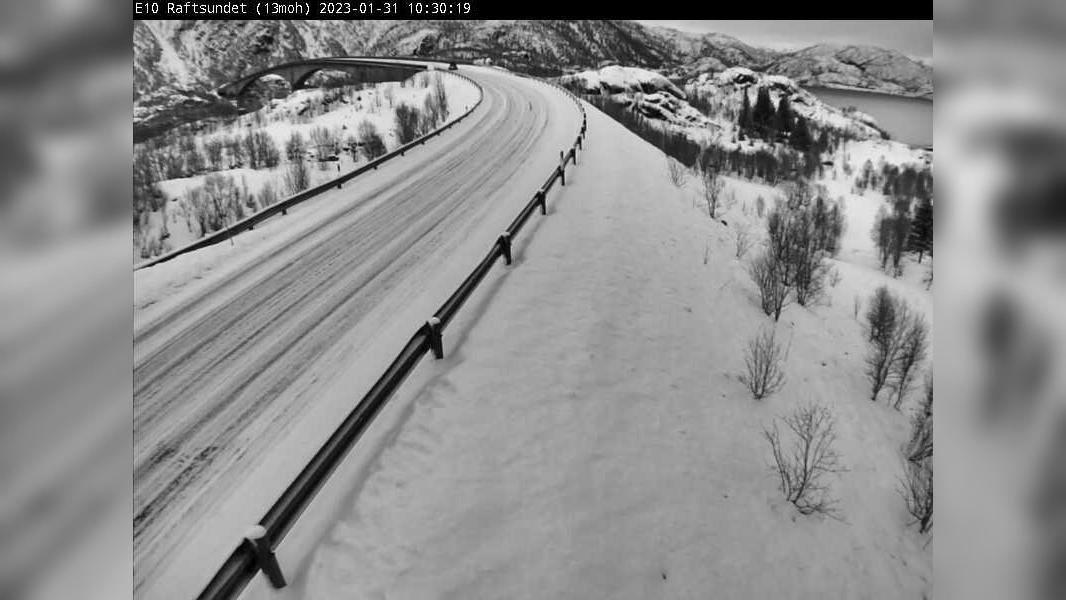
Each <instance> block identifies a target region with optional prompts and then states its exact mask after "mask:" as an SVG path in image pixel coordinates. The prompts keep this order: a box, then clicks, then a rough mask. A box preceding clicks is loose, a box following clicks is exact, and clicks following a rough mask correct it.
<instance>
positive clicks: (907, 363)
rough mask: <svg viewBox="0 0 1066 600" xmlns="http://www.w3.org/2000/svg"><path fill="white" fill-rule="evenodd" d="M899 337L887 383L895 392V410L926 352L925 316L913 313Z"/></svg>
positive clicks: (927, 339) (927, 344)
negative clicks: (897, 348)
mask: <svg viewBox="0 0 1066 600" xmlns="http://www.w3.org/2000/svg"><path fill="white" fill-rule="evenodd" d="M900 337H901V339H900V345H899V350H898V351H897V353H896V356H895V360H894V361H893V362H892V368H891V372H890V373H889V380H890V381H889V384H890V385H891V387H892V390H893V393H894V394H895V399H894V401H893V403H892V406H893V408H895V409H896V410H899V408H900V406H901V405H902V404H903V400H904V398H906V397H907V394H908V393H909V392H910V389H911V385H912V384H913V383H914V376H915V372H916V371H917V367H918V365H920V364H921V363H922V361H924V360H925V357H926V355H927V354H928V349H929V325H928V323H926V320H925V317H923V316H922V315H920V314H917V313H915V314H914V315H913V316H912V317H911V318H910V319H909V321H908V322H907V323H906V328H905V329H904V330H903V331H901V332H900Z"/></svg>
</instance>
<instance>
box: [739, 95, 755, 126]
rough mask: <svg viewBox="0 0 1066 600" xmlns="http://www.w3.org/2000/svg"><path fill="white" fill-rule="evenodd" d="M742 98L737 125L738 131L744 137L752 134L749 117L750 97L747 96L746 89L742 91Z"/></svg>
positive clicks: (750, 118) (751, 123)
mask: <svg viewBox="0 0 1066 600" xmlns="http://www.w3.org/2000/svg"><path fill="white" fill-rule="evenodd" d="M743 95H744V99H743V101H742V103H741V105H740V118H739V119H738V120H737V126H738V127H739V129H740V133H741V134H743V135H744V136H745V137H748V136H751V134H752V128H753V127H752V125H753V122H752V117H751V99H750V98H749V97H748V90H747V89H745V90H744V92H743Z"/></svg>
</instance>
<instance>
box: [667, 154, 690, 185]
mask: <svg viewBox="0 0 1066 600" xmlns="http://www.w3.org/2000/svg"><path fill="white" fill-rule="evenodd" d="M666 172H667V174H668V175H670V182H671V183H673V184H674V185H675V186H677V187H682V186H684V185H685V180H686V179H688V169H687V168H685V165H683V164H681V162H680V161H678V160H676V159H674V158H671V157H670V156H669V155H667V156H666Z"/></svg>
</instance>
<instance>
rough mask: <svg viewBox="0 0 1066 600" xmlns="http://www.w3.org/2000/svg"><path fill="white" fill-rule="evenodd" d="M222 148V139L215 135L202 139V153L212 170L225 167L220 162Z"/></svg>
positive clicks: (219, 169)
mask: <svg viewBox="0 0 1066 600" xmlns="http://www.w3.org/2000/svg"><path fill="white" fill-rule="evenodd" d="M223 150H224V146H223V144H222V140H221V139H219V138H217V137H213V138H210V139H208V140H205V141H204V153H205V154H206V155H207V164H208V165H209V166H210V167H211V170H212V171H221V170H223V169H224V168H225V167H224V165H223V164H222V151H223Z"/></svg>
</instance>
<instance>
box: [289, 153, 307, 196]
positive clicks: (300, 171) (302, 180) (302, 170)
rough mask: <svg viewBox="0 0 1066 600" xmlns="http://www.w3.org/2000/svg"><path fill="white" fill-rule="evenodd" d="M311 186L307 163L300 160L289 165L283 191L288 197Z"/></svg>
mask: <svg viewBox="0 0 1066 600" xmlns="http://www.w3.org/2000/svg"><path fill="white" fill-rule="evenodd" d="M310 185H311V174H310V173H309V172H308V170H307V163H305V162H304V160H303V159H302V158H301V159H299V160H294V161H292V162H291V163H289V168H288V170H287V171H286V172H285V190H286V191H287V192H288V193H289V195H294V194H299V193H300V192H302V191H304V190H306V189H307V188H308V187H310Z"/></svg>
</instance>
